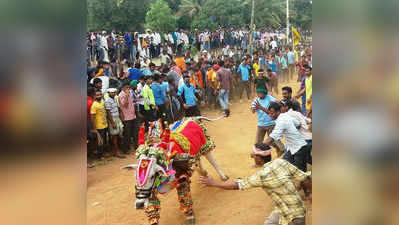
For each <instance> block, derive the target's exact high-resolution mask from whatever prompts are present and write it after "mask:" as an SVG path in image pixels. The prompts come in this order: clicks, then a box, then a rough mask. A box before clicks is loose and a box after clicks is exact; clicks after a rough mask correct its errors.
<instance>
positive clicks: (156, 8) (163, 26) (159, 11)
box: [145, 0, 177, 32]
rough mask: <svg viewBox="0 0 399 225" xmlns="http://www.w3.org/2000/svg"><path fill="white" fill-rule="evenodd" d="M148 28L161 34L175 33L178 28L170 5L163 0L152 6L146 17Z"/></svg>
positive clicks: (158, 0)
mask: <svg viewBox="0 0 399 225" xmlns="http://www.w3.org/2000/svg"><path fill="white" fill-rule="evenodd" d="M145 21H146V25H145V26H146V28H149V29H156V30H159V31H161V32H168V31H173V30H175V29H176V27H177V22H176V17H175V16H174V15H173V14H172V11H171V9H170V8H169V5H168V4H167V3H166V2H165V1H163V0H157V1H156V2H155V3H153V4H151V6H150V11H148V12H147V15H146V17H145Z"/></svg>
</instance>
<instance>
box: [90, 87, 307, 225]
mask: <svg viewBox="0 0 399 225" xmlns="http://www.w3.org/2000/svg"><path fill="white" fill-rule="evenodd" d="M285 85H288V86H291V87H292V88H293V93H294V94H295V93H296V92H297V91H298V89H299V83H297V82H294V81H292V82H290V83H288V84H287V83H283V84H279V88H280V89H279V90H281V87H282V86H285ZM245 94H246V93H244V95H243V97H246V95H245ZM276 97H281V93H280V95H277V96H276ZM249 106H250V102H249V101H243V102H242V103H239V102H238V101H233V102H232V104H231V105H230V110H231V116H230V117H229V118H225V119H222V120H220V121H217V122H206V126H207V128H208V133H209V135H210V136H211V137H212V138H213V140H214V141H215V143H216V149H215V150H214V151H213V155H214V157H215V158H216V160H217V162H218V163H219V165H220V166H221V168H222V169H223V170H224V171H225V173H226V174H227V175H228V176H229V177H230V180H233V179H235V178H238V177H247V176H249V175H252V174H253V173H255V172H256V171H257V170H258V169H257V168H253V165H254V163H253V160H252V159H251V158H250V157H249V153H250V151H251V150H252V148H251V146H252V145H253V143H254V140H255V133H256V124H257V118H256V114H252V113H251V112H250V110H249ZM203 114H204V115H206V116H208V117H210V118H216V117H218V116H220V114H221V112H219V111H215V110H213V111H211V112H210V111H205V110H203ZM135 162H136V159H135V156H134V154H130V155H128V156H127V158H126V159H116V158H114V159H113V160H112V161H111V162H109V163H107V164H106V165H100V166H96V167H94V168H90V169H88V172H87V224H88V225H147V224H148V222H147V218H146V215H145V213H144V211H143V210H136V209H135V208H134V200H135V195H134V192H135V190H134V185H135V179H134V172H132V171H121V170H120V169H119V168H120V167H121V166H124V165H126V164H131V163H135ZM203 165H204V167H205V169H206V170H207V171H208V172H209V173H210V175H211V176H212V177H214V178H218V176H217V173H216V171H215V170H214V169H213V168H212V167H211V165H210V164H209V162H208V161H206V160H203ZM218 179H219V178H218ZM191 182H192V183H191V192H192V197H193V201H194V212H195V215H196V224H197V225H249V224H250V225H263V224H264V221H265V218H266V216H267V215H269V214H270V212H271V210H272V206H273V205H272V201H271V199H270V198H269V196H268V195H267V194H266V193H265V192H264V191H263V190H262V189H260V188H258V189H252V190H248V191H226V190H221V189H217V188H209V187H205V188H204V187H202V185H200V184H198V174H197V173H194V175H193V177H192V180H191ZM159 198H160V200H161V220H160V225H180V224H182V225H183V224H185V217H184V215H183V214H182V213H181V212H180V211H179V203H178V201H177V194H176V191H171V192H170V193H169V194H168V195H166V196H163V195H159ZM306 205H307V207H308V209H309V212H308V215H307V224H308V225H311V224H312V223H311V205H310V204H309V203H308V202H307V203H306Z"/></svg>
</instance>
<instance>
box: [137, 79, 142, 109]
mask: <svg viewBox="0 0 399 225" xmlns="http://www.w3.org/2000/svg"><path fill="white" fill-rule="evenodd" d="M142 91H143V85H142V84H141V83H140V82H138V83H137V89H136V94H137V96H139V98H140V99H141V100H140V101H139V102H138V103H139V104H140V105H144V99H143V98H142V95H141V92H142Z"/></svg>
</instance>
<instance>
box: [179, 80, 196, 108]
mask: <svg viewBox="0 0 399 225" xmlns="http://www.w3.org/2000/svg"><path fill="white" fill-rule="evenodd" d="M183 93H184V99H185V101H186V105H188V106H195V105H197V102H196V101H195V93H197V90H195V88H194V86H193V85H190V87H187V85H186V84H184V85H182V86H180V87H179V90H178V92H177V96H181V95H182V94H183Z"/></svg>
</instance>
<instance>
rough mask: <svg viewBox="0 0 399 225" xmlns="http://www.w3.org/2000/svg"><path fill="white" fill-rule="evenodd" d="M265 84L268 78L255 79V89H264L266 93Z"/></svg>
mask: <svg viewBox="0 0 399 225" xmlns="http://www.w3.org/2000/svg"><path fill="white" fill-rule="evenodd" d="M267 82H269V78H267V77H262V78H255V87H256V89H260V88H264V89H266V92H268V90H267V85H266V84H267Z"/></svg>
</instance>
